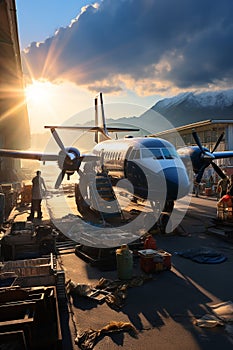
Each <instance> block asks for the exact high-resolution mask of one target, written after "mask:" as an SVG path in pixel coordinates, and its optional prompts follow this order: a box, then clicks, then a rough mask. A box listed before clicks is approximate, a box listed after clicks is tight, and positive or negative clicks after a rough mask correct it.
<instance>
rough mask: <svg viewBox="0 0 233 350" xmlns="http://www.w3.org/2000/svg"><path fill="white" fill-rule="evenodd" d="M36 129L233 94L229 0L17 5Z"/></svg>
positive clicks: (25, 1) (22, 1)
mask: <svg viewBox="0 0 233 350" xmlns="http://www.w3.org/2000/svg"><path fill="white" fill-rule="evenodd" d="M16 7H17V17H18V29H19V39H20V47H21V50H22V65H23V72H24V78H25V84H26V90H25V91H26V94H27V101H28V111H29V119H30V123H31V131H32V132H38V131H41V130H43V125H45V124H61V123H63V122H64V121H67V120H68V119H69V118H70V117H71V116H72V115H74V114H75V113H77V112H80V111H83V110H85V109H88V108H90V107H92V106H93V98H94V96H95V95H96V94H97V93H98V92H100V91H102V92H103V93H104V101H105V103H107V104H113V103H126V104H131V105H135V106H137V105H138V106H142V107H143V108H145V109H147V108H150V107H151V106H153V105H154V104H155V103H156V102H157V101H158V100H160V99H163V98H166V97H171V96H174V95H177V94H178V93H181V92H185V91H213V90H219V89H228V88H232V79H233V60H232V54H233V21H232V13H233V1H232V0H221V1H218V0H205V1H203V0H102V1H101V0H99V1H97V2H92V1H88V0H76V1H75V0H68V1H67V0H56V1H55V0H49V1H45V0H37V1H32V0H16Z"/></svg>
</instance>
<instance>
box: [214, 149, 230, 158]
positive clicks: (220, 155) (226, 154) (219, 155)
mask: <svg viewBox="0 0 233 350" xmlns="http://www.w3.org/2000/svg"><path fill="white" fill-rule="evenodd" d="M213 155H214V159H221V158H231V157H233V151H222V152H213Z"/></svg>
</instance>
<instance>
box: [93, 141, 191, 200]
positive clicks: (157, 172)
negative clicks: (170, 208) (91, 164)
mask: <svg viewBox="0 0 233 350" xmlns="http://www.w3.org/2000/svg"><path fill="white" fill-rule="evenodd" d="M93 153H94V154H95V155H97V156H98V157H100V162H101V163H102V165H103V166H104V169H105V170H106V171H107V172H108V174H109V176H111V177H112V178H113V179H115V180H118V179H119V180H120V179H123V178H124V179H127V180H128V181H129V182H130V183H131V184H132V186H133V189H134V194H135V195H136V196H139V197H141V198H143V199H150V200H160V199H161V198H162V199H163V200H164V201H174V200H176V199H179V198H182V197H184V196H185V195H187V194H188V193H189V190H190V181H189V178H188V174H187V171H186V168H185V166H184V164H183V162H182V160H181V158H180V157H179V155H178V154H177V152H176V150H175V148H174V146H173V145H172V144H171V143H170V142H168V141H166V140H163V139H160V138H152V137H148V138H145V137H142V138H124V139H119V140H108V141H103V142H100V143H98V144H97V145H96V146H95V147H94V149H93Z"/></svg>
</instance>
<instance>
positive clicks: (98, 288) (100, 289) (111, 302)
mask: <svg viewBox="0 0 233 350" xmlns="http://www.w3.org/2000/svg"><path fill="white" fill-rule="evenodd" d="M149 279H151V277H150V276H148V275H143V276H137V277H133V278H131V279H130V280H127V281H122V280H115V281H112V280H110V279H105V278H100V280H99V281H98V283H97V284H96V285H94V286H91V285H88V284H80V283H75V282H73V281H71V280H69V281H68V282H66V292H67V295H68V296H72V298H74V297H76V296H84V297H89V298H92V299H95V300H96V301H98V302H104V301H105V302H106V303H107V305H108V306H109V307H111V308H113V309H116V310H117V309H120V308H121V307H123V305H124V302H125V299H126V298H127V289H128V288H132V287H138V286H141V285H143V283H144V282H145V281H146V280H149Z"/></svg>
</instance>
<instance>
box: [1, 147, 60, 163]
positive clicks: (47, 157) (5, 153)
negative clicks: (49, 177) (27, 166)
mask: <svg viewBox="0 0 233 350" xmlns="http://www.w3.org/2000/svg"><path fill="white" fill-rule="evenodd" d="M0 157H9V158H20V159H32V160H33V159H34V160H42V161H57V160H58V155H57V154H55V153H41V152H32V151H31V152H30V151H16V150H10V149H0Z"/></svg>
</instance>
